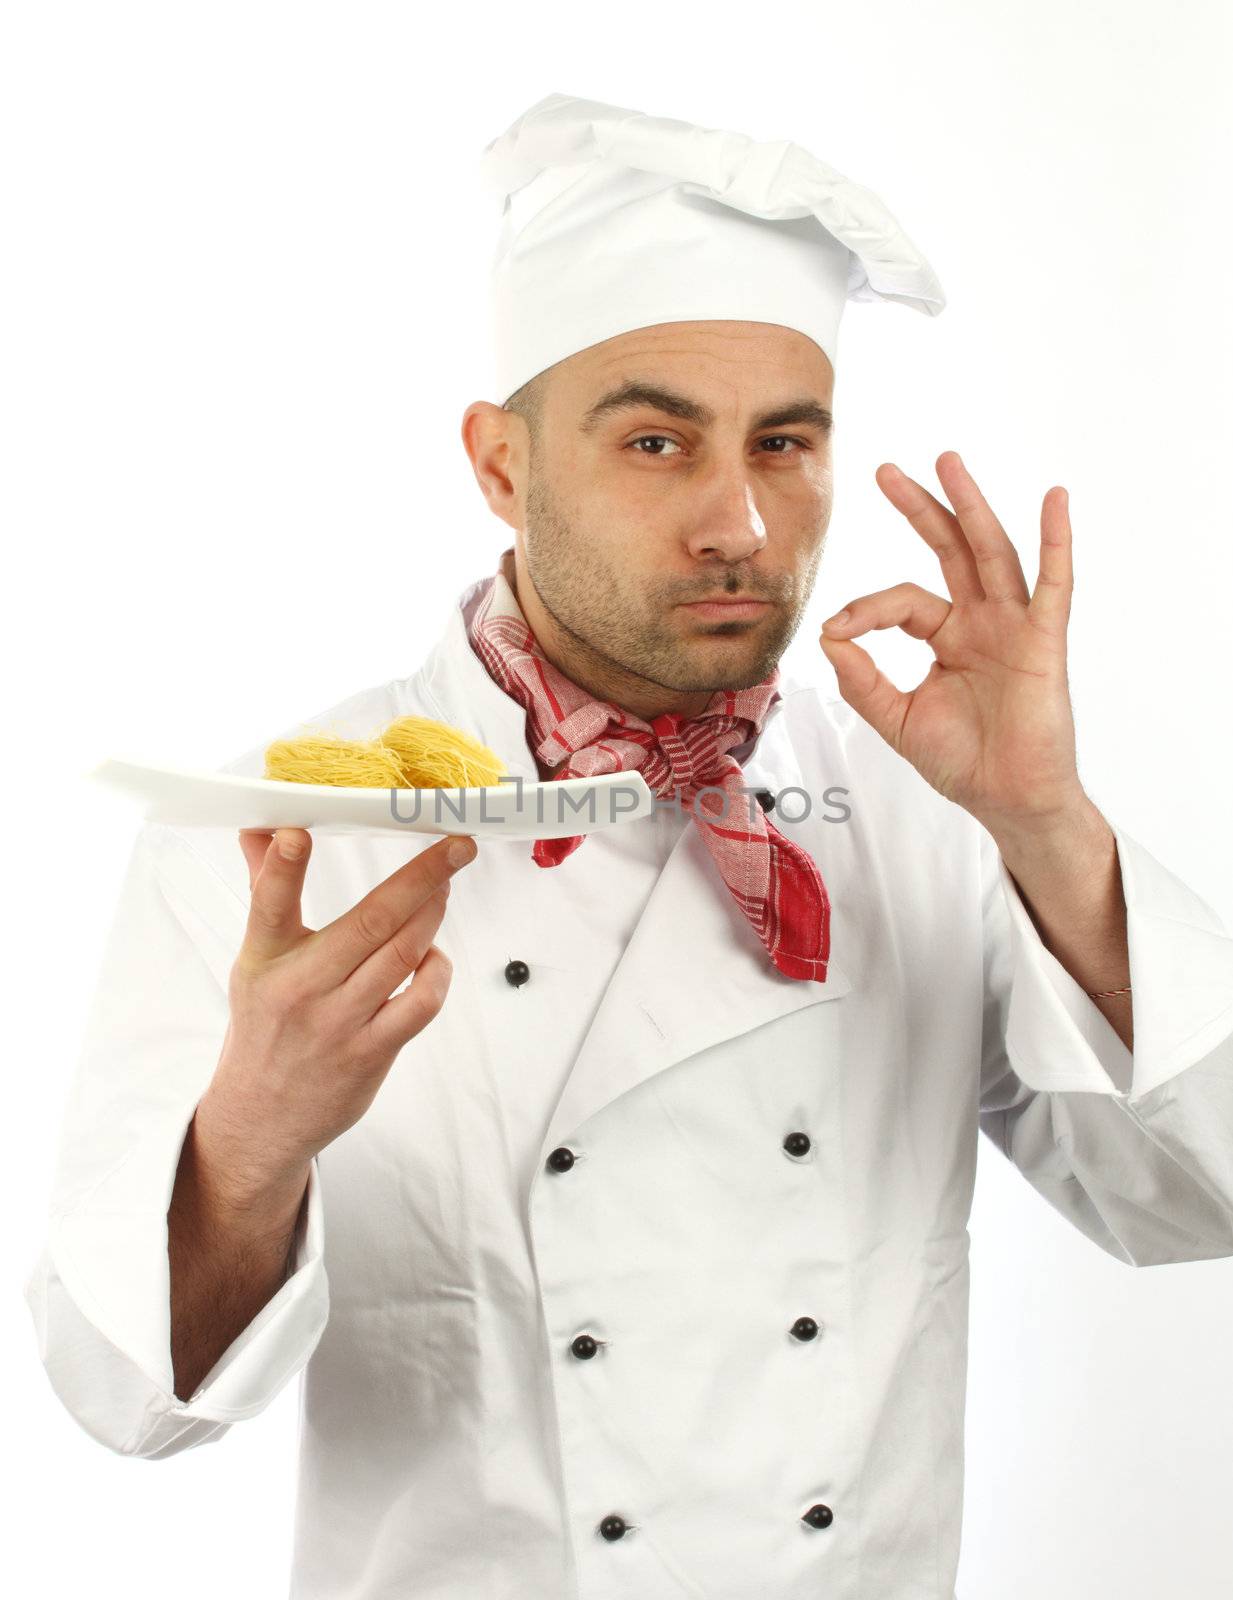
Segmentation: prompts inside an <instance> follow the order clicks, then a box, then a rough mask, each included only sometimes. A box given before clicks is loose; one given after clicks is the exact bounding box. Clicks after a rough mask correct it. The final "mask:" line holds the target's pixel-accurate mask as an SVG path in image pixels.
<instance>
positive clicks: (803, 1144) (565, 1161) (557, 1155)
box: [511, 963, 813, 1172]
mask: <svg viewBox="0 0 1233 1600" xmlns="http://www.w3.org/2000/svg"><path fill="white" fill-rule="evenodd" d="M511 965H512V963H511ZM783 1147H784V1149H785V1150H786V1151H787V1152H788V1154H789V1155H790V1156H803V1155H808V1153H809V1151H810V1150H811V1149H812V1148H813V1144H812V1141H811V1139H810V1137H809V1135H808V1134H807V1133H790V1134H788V1136H787V1138H786V1139H785V1140H784V1142H783ZM573 1164H574V1152H573V1151H572V1150H571V1149H569V1148H568V1146H566V1145H563V1144H562V1145H558V1146H557V1148H556V1149H555V1150H553V1151H552V1153H551V1154H550V1155H549V1156H548V1159H547V1166H548V1169H549V1171H551V1172H568V1171H569V1169H570V1168H571V1167H572V1166H573Z"/></svg>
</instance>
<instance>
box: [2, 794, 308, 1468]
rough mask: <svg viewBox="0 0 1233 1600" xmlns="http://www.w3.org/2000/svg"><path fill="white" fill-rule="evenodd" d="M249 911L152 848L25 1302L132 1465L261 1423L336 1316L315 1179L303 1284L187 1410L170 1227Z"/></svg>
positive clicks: (152, 843)
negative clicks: (180, 1394) (180, 1383)
mask: <svg viewBox="0 0 1233 1600" xmlns="http://www.w3.org/2000/svg"><path fill="white" fill-rule="evenodd" d="M237 849H238V845H237ZM245 911H246V908H245V906H244V905H243V903H242V902H241V901H240V900H239V899H238V897H237V896H236V895H235V894H234V892H233V891H232V890H231V889H230V888H229V887H228V886H227V885H225V884H224V883H222V881H221V879H220V878H219V877H218V875H217V874H216V873H215V872H214V869H213V868H212V867H211V866H210V865H209V863H208V862H207V861H206V860H205V859H204V858H203V857H201V856H199V855H198V854H197V853H196V852H195V851H194V849H193V847H192V845H191V843H190V842H189V841H188V840H187V839H186V838H185V837H183V836H182V835H180V834H179V833H177V832H176V831H175V830H172V829H169V828H164V827H161V826H157V825H153V824H148V825H146V826H145V827H144V828H143V829H142V830H141V832H140V833H139V834H138V836H137V839H136V841H135V843H134V846H133V849H132V853H131V856H130V859H129V863H128V866H127V870H126V874H125V877H124V881H123V883H122V886H121V892H120V897H119V901H118V904H117V908H116V912H115V916H114V919H113V923H112V927H111V930H110V933H109V936H108V940H107V944H106V949H105V953H104V959H103V963H102V968H101V971H100V973H99V976H98V979H97V983H96V987H95V993H94V998H93V1002H92V1006H91V1010H90V1015H89V1018H88V1022H87V1028H86V1037H85V1041H84V1045H83V1047H82V1049H81V1053H80V1056H79V1058H78V1062H77V1067H76V1071H75V1073H74V1075H73V1078H72V1081H71V1084H70V1087H69V1091H68V1096H67V1101H66V1104H65V1108H64V1115H63V1122H62V1126H61V1131H60V1141H59V1150H58V1156H57V1163H56V1172H55V1177H54V1180H53V1186H52V1197H51V1206H50V1215H49V1220H48V1228H47V1237H46V1243H45V1245H44V1248H43V1250H42V1252H41V1254H40V1257H39V1259H38V1261H37V1263H36V1264H35V1266H34V1268H33V1270H32V1272H31V1273H30V1275H29V1278H28V1280H27V1282H26V1286H25V1296H26V1301H27V1304H28V1306H29V1308H30V1313H31V1316H32V1318H33V1321H34V1326H35V1330H36V1334H37V1338H38V1348H39V1355H40V1358H41V1360H42V1362H43V1365H44V1367H45V1369H46V1371H47V1375H48V1378H49V1379H50V1382H51V1385H52V1388H53V1390H54V1391H55V1393H56V1395H57V1396H58V1397H59V1399H60V1401H61V1402H62V1403H63V1404H64V1406H65V1407H66V1408H67V1409H68V1411H69V1412H70V1413H71V1414H72V1415H73V1416H74V1418H75V1419H76V1420H77V1421H78V1422H79V1423H80V1424H81V1426H82V1427H83V1428H84V1429H85V1430H86V1431H87V1432H88V1433H89V1434H90V1435H91V1437H93V1438H94V1439H96V1440H98V1441H99V1442H100V1443H101V1444H104V1445H106V1446H107V1447H108V1448H110V1449H112V1450H114V1451H117V1452H119V1453H121V1454H125V1455H136V1456H142V1457H158V1456H161V1455H169V1454H176V1453H178V1452H179V1451H181V1450H185V1449H188V1448H191V1447H192V1446H194V1445H197V1444H202V1443H205V1442H207V1441H209V1440H213V1439H216V1438H218V1437H219V1436H220V1435H221V1434H222V1433H224V1432H225V1431H226V1429H227V1428H228V1427H229V1426H230V1424H231V1423H233V1422H236V1421H240V1420H242V1419H244V1418H246V1417H251V1416H255V1415H256V1414H257V1413H258V1412H260V1411H262V1410H263V1409H264V1408H265V1407H266V1406H267V1405H268V1404H269V1403H270V1401H271V1400H272V1399H273V1398H274V1396H275V1395H276V1394H277V1393H278V1392H279V1391H280V1390H281V1389H282V1388H283V1387H284V1385H285V1384H286V1383H287V1382H288V1381H289V1380H290V1379H291V1378H292V1377H294V1376H295V1374H296V1373H297V1372H298V1371H299V1370H300V1369H301V1368H302V1367H303V1366H304V1364H305V1363H306V1362H307V1361H308V1359H309V1357H310V1356H311V1354H312V1352H313V1350H314V1349H315V1348H316V1345H317V1343H318V1341H319V1340H320V1337H321V1334H322V1332H323V1331H324V1328H325V1325H326V1320H327V1317H328V1313H329V1290H328V1282H327V1278H326V1271H325V1263H324V1254H323V1245H324V1218H323V1208H322V1202H321V1187H320V1175H319V1172H318V1168H317V1163H316V1161H314V1162H313V1163H312V1164H311V1167H310V1170H309V1177H308V1187H307V1192H306V1195H305V1201H304V1204H303V1206H302V1207H301V1211H300V1216H299V1221H298V1223H297V1227H296V1234H295V1240H294V1248H293V1255H292V1260H291V1263H290V1271H289V1275H288V1276H287V1278H286V1279H285V1281H284V1282H283V1283H282V1285H281V1286H280V1287H279V1289H278V1290H277V1292H276V1293H275V1294H274V1295H273V1296H272V1297H271V1299H270V1300H269V1301H268V1302H267V1303H266V1304H265V1305H264V1306H263V1307H262V1308H261V1310H260V1311H259V1312H258V1313H257V1315H256V1316H255V1317H254V1318H253V1319H252V1321H251V1322H250V1323H249V1324H248V1325H247V1326H246V1327H245V1328H243V1329H242V1330H241V1332H240V1333H239V1334H238V1335H237V1337H236V1338H235V1339H234V1340H233V1341H232V1343H231V1344H230V1345H229V1346H228V1348H227V1349H226V1350H225V1351H224V1352H223V1353H222V1355H221V1356H220V1357H219V1359H218V1361H217V1362H216V1363H215V1365H214V1367H213V1368H212V1369H211V1370H210V1372H209V1373H207V1374H206V1376H205V1378H204V1380H203V1381H202V1383H201V1384H200V1386H199V1387H198V1389H197V1391H196V1392H195V1394H193V1395H192V1396H191V1397H190V1399H189V1400H188V1401H183V1400H180V1399H178V1398H177V1396H176V1394H175V1391H174V1374H173V1367H172V1360H171V1305H170V1285H171V1277H170V1266H169V1260H168V1254H167V1211H168V1207H169V1206H170V1203H171V1196H172V1190H173V1188H174V1185H175V1177H176V1169H177V1167H178V1165H179V1159H180V1151H181V1148H182V1146H183V1143H184V1138H185V1135H186V1133H187V1131H188V1127H189V1124H190V1122H191V1120H192V1117H193V1113H194V1111H195V1110H196V1106H197V1102H198V1101H199V1100H200V1098H201V1096H202V1094H203V1093H204V1092H205V1090H206V1088H207V1086H208V1084H209V1082H210V1079H211V1077H212V1076H213V1072H214V1068H215V1065H216V1064H217V1061H218V1057H219V1052H220V1050H221V1048H222V1043H223V1039H224V1036H225V1033H226V1028H227V1016H228V1007H227V987H226V976H227V972H228V971H229V969H230V964H231V961H232V960H233V959H234V952H235V950H236V949H238V947H239V941H240V938H241V937H242V933H243V923H244V916H245Z"/></svg>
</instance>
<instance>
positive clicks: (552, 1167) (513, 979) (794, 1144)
mask: <svg viewBox="0 0 1233 1600" xmlns="http://www.w3.org/2000/svg"><path fill="white" fill-rule="evenodd" d="M758 799H759V800H761V799H762V793H759V795H758ZM763 809H764V810H769V807H767V806H764V808H763ZM512 969H521V971H522V973H523V974H524V976H521V977H520V976H517V975H512ZM525 974H526V963H525V962H513V961H511V962H510V964H509V966H508V967H507V968H506V969H505V975H506V977H507V978H508V979H509V981H510V983H521V982H525V981H526V978H525ZM783 1148H784V1149H785V1150H786V1151H787V1153H788V1154H789V1155H790V1156H803V1155H807V1154H808V1152H809V1150H810V1149H811V1148H812V1141H811V1140H810V1138H809V1135H808V1134H807V1133H802V1132H800V1131H799V1130H795V1131H793V1132H792V1133H789V1134H787V1135H786V1136H785V1138H784V1141H783ZM576 1159H577V1158H576V1157H575V1155H574V1152H573V1151H572V1150H571V1149H570V1148H569V1147H568V1145H558V1146H557V1148H556V1149H555V1150H553V1151H551V1152H550V1153H549V1155H548V1157H547V1160H546V1162H545V1165H546V1166H547V1168H548V1170H549V1171H550V1172H568V1171H569V1170H570V1168H571V1167H572V1166H573V1165H574V1162H575V1160H576ZM788 1331H789V1333H790V1334H791V1335H792V1337H793V1338H794V1339H798V1340H800V1341H801V1342H802V1343H807V1342H808V1341H809V1340H810V1339H816V1338H817V1336H818V1332H819V1325H818V1323H817V1321H816V1320H815V1319H814V1318H813V1317H797V1319H796V1321H795V1322H794V1323H793V1324H792V1326H791V1328H789V1330H788ZM604 1342H605V1341H604V1340H601V1339H596V1338H595V1337H594V1335H593V1334H589V1333H580V1334H578V1335H577V1337H576V1338H574V1339H573V1340H572V1341H571V1343H570V1347H569V1348H570V1353H571V1354H572V1355H573V1356H574V1358H575V1359H576V1360H578V1361H590V1360H591V1359H592V1358H593V1357H594V1356H595V1355H596V1353H597V1352H598V1350H599V1347H600V1345H601V1344H603V1343H604ZM801 1521H802V1522H804V1523H805V1524H806V1525H807V1526H808V1527H810V1528H829V1527H830V1525H831V1523H832V1522H833V1521H834V1512H833V1511H832V1510H831V1508H830V1506H826V1505H813V1506H810V1508H809V1510H808V1511H806V1512H805V1513H804V1515H803V1516H802V1517H801ZM630 1526H631V1525H630V1524H629V1523H628V1522H626V1520H625V1518H624V1517H622V1516H618V1515H617V1514H616V1512H612V1513H611V1514H610V1515H608V1516H606V1517H605V1518H604V1519H603V1521H602V1522H601V1523H600V1524H599V1528H598V1532H599V1533H600V1535H601V1537H603V1538H604V1539H607V1540H609V1541H610V1542H611V1541H613V1540H616V1539H623V1538H624V1537H625V1535H626V1534H627V1533H628V1532H629V1531H630Z"/></svg>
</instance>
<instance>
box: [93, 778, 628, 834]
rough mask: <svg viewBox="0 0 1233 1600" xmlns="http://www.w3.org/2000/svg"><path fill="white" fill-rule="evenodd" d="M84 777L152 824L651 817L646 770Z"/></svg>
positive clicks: (547, 830)
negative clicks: (493, 780) (480, 775)
mask: <svg viewBox="0 0 1233 1600" xmlns="http://www.w3.org/2000/svg"><path fill="white" fill-rule="evenodd" d="M87 776H88V777H90V778H93V779H95V780H96V781H98V782H100V783H103V784H105V785H106V786H107V787H108V788H110V789H114V790H118V791H119V792H121V793H123V794H125V795H127V796H128V797H129V798H130V799H132V800H136V801H137V802H139V803H140V804H141V806H142V808H143V811H144V815H145V818H146V820H147V821H148V822H164V823H168V824H170V825H171V826H173V827H175V826H180V827H194V828H311V829H312V830H313V831H314V832H316V833H366V832H368V831H369V830H370V829H373V828H378V829H384V830H386V831H388V832H391V833H438V834H441V833H471V834H475V835H476V836H477V837H480V836H484V835H486V836H488V837H489V838H493V839H561V838H569V837H572V836H573V835H574V834H579V833H594V832H595V830H596V829H597V828H608V827H611V826H613V825H614V824H617V823H621V822H632V821H634V820H635V819H636V818H638V817H645V816H649V815H651V813H652V812H653V811H654V809H655V798H654V796H653V795H652V794H651V791H650V790H649V789H648V788H647V786H646V783H645V781H644V780H643V777H642V774H641V773H640V772H636V771H634V772H609V773H605V774H604V775H603V776H602V777H598V778H561V779H557V780H555V781H550V782H548V783H531V782H528V781H527V780H525V779H523V780H521V781H519V782H512V781H511V782H509V783H499V784H489V785H485V786H484V787H482V788H472V789H464V788H453V789H391V788H382V789H373V788H344V787H342V786H340V785H335V784H328V783H286V782H284V781H283V780H282V779H277V778H248V777H241V776H239V775H237V774H236V773H231V772H185V771H183V770H181V769H179V768H176V767H162V766H158V765H155V764H153V763H151V762H143V761H126V760H119V759H113V760H108V761H104V762H102V763H101V764H100V765H99V766H97V767H95V768H93V770H92V771H90V772H89V773H87Z"/></svg>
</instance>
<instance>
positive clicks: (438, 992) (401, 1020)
mask: <svg viewBox="0 0 1233 1600" xmlns="http://www.w3.org/2000/svg"><path fill="white" fill-rule="evenodd" d="M453 970H454V968H453V964H452V963H451V961H450V958H449V957H448V956H447V955H446V953H445V951H444V950H442V949H441V948H440V947H439V946H437V945H435V944H432V945H429V947H428V949H427V951H426V953H425V955H424V959H423V960H422V961H421V962H420V964H419V966H418V967H417V968H416V971H415V976H414V977H413V978H412V980H411V982H410V983H409V984H408V985H407V987H406V988H405V989H400V990H399V991H398V993H397V994H396V995H391V997H390V998H389V999H388V1000H387V1001H386V1002H385V1004H384V1005H383V1006H382V1007H381V1009H380V1010H379V1011H378V1012H377V1013H376V1014H375V1016H373V1018H372V1020H371V1021H370V1022H369V1024H368V1035H369V1038H370V1039H371V1041H372V1043H373V1045H374V1047H375V1048H376V1049H378V1050H379V1051H380V1052H381V1053H382V1054H389V1053H390V1052H391V1051H395V1050H401V1049H402V1047H403V1045H405V1044H406V1043H407V1041H408V1040H409V1039H414V1037H415V1035H416V1034H417V1033H419V1032H420V1031H421V1030H422V1029H423V1028H425V1027H426V1026H427V1025H428V1023H430V1022H431V1021H432V1019H433V1018H434V1017H435V1016H436V1015H437V1013H438V1012H439V1011H440V1009H441V1007H442V1006H443V1005H444V1004H445V996H446V994H447V992H448V990H449V986H450V977H451V976H452V974H453Z"/></svg>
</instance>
